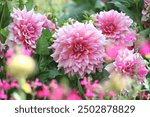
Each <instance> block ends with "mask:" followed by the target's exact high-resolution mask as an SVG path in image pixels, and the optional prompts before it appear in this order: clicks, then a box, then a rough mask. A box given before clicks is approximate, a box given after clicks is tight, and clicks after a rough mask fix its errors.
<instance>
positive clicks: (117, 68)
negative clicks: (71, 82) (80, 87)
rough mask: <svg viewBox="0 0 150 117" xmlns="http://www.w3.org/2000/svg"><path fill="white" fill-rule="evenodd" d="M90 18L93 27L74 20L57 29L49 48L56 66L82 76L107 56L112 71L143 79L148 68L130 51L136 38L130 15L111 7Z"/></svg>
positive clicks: (100, 66)
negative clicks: (110, 61)
mask: <svg viewBox="0 0 150 117" xmlns="http://www.w3.org/2000/svg"><path fill="white" fill-rule="evenodd" d="M93 20H94V21H93V22H94V25H95V26H94V25H93V24H92V23H91V22H90V23H85V24H84V23H79V22H75V23H73V24H68V25H66V26H62V27H60V28H59V29H58V30H57V31H56V33H55V34H54V38H55V39H56V40H55V41H54V44H53V45H52V46H51V47H52V49H53V50H54V53H53V54H52V57H53V59H54V60H55V61H56V62H57V63H58V68H63V69H64V71H65V73H69V74H70V75H72V76H73V75H75V74H78V75H79V76H81V77H83V76H85V75H86V74H91V73H94V72H96V70H97V69H98V70H100V71H101V70H102V68H103V63H104V62H105V59H110V60H113V61H114V62H113V63H112V64H111V69H112V70H113V71H114V72H119V73H122V74H123V75H127V76H129V77H133V76H134V75H136V76H137V79H139V80H140V81H143V80H144V79H145V78H146V77H145V76H146V75H147V73H148V70H147V68H146V63H145V62H144V60H143V58H142V57H141V55H140V54H138V53H134V52H133V51H134V42H135V41H136V39H137V38H136V33H135V32H134V31H133V30H132V28H131V25H132V23H133V21H132V20H131V19H130V18H129V16H126V15H125V14H124V13H122V12H121V13H119V12H117V11H115V10H110V11H102V12H100V13H99V14H96V15H94V19H93ZM104 58H105V59H104ZM109 67H110V65H109ZM134 70H135V71H134ZM109 72H110V71H109ZM111 72H112V71H111ZM111 72H110V73H111ZM136 72H137V73H136Z"/></svg>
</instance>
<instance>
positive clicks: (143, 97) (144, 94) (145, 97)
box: [141, 91, 148, 99]
mask: <svg viewBox="0 0 150 117" xmlns="http://www.w3.org/2000/svg"><path fill="white" fill-rule="evenodd" d="M141 97H142V99H147V98H148V94H146V92H145V91H143V92H142V94H141Z"/></svg>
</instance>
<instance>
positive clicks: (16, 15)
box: [7, 8, 54, 52]
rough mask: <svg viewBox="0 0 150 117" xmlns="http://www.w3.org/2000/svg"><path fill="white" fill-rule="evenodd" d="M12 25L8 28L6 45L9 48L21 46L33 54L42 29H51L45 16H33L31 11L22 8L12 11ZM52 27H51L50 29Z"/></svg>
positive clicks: (50, 23) (49, 22)
mask: <svg viewBox="0 0 150 117" xmlns="http://www.w3.org/2000/svg"><path fill="white" fill-rule="evenodd" d="M11 17H12V18H13V23H11V24H10V25H9V27H8V30H9V32H10V33H9V36H8V39H7V44H8V45H9V46H10V47H13V46H14V45H23V46H24V47H25V49H29V50H30V51H32V52H34V51H35V48H36V42H37V40H38V38H39V37H40V36H41V34H42V30H43V28H45V27H46V28H47V27H48V28H49V29H50V28H51V25H52V22H51V21H49V20H48V19H47V18H46V16H44V15H41V14H35V13H34V11H33V10H31V11H27V10H26V8H24V9H23V10H22V11H21V10H20V9H13V13H12V14H11ZM53 28H54V26H52V29H53Z"/></svg>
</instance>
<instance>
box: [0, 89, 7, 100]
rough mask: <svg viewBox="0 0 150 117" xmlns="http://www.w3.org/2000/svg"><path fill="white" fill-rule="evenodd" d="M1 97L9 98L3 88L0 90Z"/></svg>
mask: <svg viewBox="0 0 150 117" xmlns="http://www.w3.org/2000/svg"><path fill="white" fill-rule="evenodd" d="M0 99H7V95H6V94H5V93H4V91H3V90H0Z"/></svg>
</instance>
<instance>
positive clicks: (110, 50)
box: [105, 44, 126, 61]
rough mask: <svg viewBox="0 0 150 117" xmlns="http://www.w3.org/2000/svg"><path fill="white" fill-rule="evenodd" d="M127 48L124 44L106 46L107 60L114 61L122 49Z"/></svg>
mask: <svg viewBox="0 0 150 117" xmlns="http://www.w3.org/2000/svg"><path fill="white" fill-rule="evenodd" d="M124 48H126V46H125V45H124V44H109V45H108V46H106V51H105V53H106V57H105V58H106V60H109V61H113V60H115V58H116V57H117V55H118V51H119V50H120V49H124Z"/></svg>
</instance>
